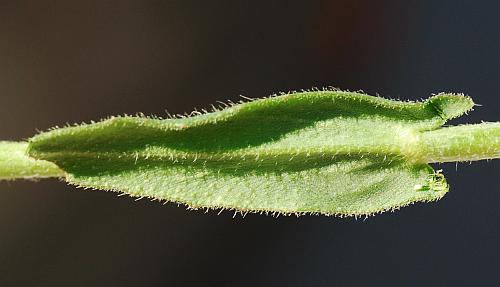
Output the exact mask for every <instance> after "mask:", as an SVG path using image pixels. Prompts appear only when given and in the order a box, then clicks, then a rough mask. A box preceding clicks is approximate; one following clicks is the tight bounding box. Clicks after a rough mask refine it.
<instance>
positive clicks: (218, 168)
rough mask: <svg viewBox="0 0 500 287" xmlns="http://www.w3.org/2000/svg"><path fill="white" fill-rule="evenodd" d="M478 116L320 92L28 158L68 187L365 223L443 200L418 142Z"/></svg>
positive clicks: (66, 141)
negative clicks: (59, 174)
mask: <svg viewBox="0 0 500 287" xmlns="http://www.w3.org/2000/svg"><path fill="white" fill-rule="evenodd" d="M472 106H473V103H472V101H471V100H470V98H468V97H464V96H461V95H452V94H440V95H437V96H434V97H432V98H430V99H429V100H427V101H425V102H419V103H413V102H400V101H394V100H387V99H382V98H379V97H372V96H368V95H364V94H360V93H351V92H341V91H315V92H303V93H295V94H288V95H283V96H277V97H271V98H266V99H258V100H254V101H251V102H247V103H242V104H238V105H233V106H231V107H228V108H226V109H223V110H221V111H215V112H212V113H207V114H202V115H197V116H192V117H187V118H173V119H154V118H145V117H113V118H110V119H108V120H105V121H102V122H99V123H94V124H85V125H80V126H75V127H66V128H61V129H56V130H52V131H49V132H45V133H42V134H39V135H37V136H35V137H34V138H32V139H31V140H30V143H29V148H28V150H29V151H28V153H29V155H30V156H32V157H34V158H37V159H43V160H46V161H50V162H53V163H55V164H56V165H57V166H59V168H61V169H62V170H64V171H65V172H66V174H67V176H66V178H67V180H68V182H70V183H72V184H75V185H78V186H82V187H89V188H96V189H105V190H113V191H119V192H124V193H127V194H130V195H132V196H138V197H151V198H156V199H163V200H168V201H175V202H181V203H185V204H188V205H189V206H191V207H194V208H197V207H210V208H228V209H236V210H241V211H269V212H280V213H322V214H336V215H365V214H372V213H376V212H381V211H385V210H391V209H395V208H398V207H400V206H404V205H407V204H410V203H413V202H417V201H433V200H437V199H439V198H441V197H442V196H443V195H444V194H445V193H446V192H447V191H448V185H447V184H446V181H445V180H444V178H443V176H442V175H440V174H437V173H436V172H435V171H434V170H433V169H432V168H431V167H430V166H429V165H428V164H426V161H425V155H423V154H422V149H421V148H420V146H421V145H422V142H421V134H422V133H424V132H426V131H431V130H436V129H438V128H440V127H441V126H442V125H443V124H444V123H445V122H446V120H448V119H450V118H453V117H457V116H459V115H461V114H463V113H464V112H466V111H468V110H470V109H471V108H472Z"/></svg>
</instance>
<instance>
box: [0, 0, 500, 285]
mask: <svg viewBox="0 0 500 287" xmlns="http://www.w3.org/2000/svg"><path fill="white" fill-rule="evenodd" d="M499 79H500V4H499V2H497V1H482V2H481V1H468V2H466V1H448V2H447V1H347V0H346V1H296V2H292V1H262V2H259V1H240V2H236V1H186V0H184V1H32V2H31V3H29V2H26V1H1V2H0V99H1V101H0V138H1V139H4V140H20V139H26V138H29V137H30V136H32V135H33V134H34V133H35V132H36V131H37V130H46V129H48V128H50V127H53V126H56V125H64V124H65V123H67V122H68V123H75V122H82V121H90V120H97V119H100V118H103V117H105V116H108V115H116V114H123V113H129V114H134V113H136V112H143V113H145V114H154V115H160V116H164V115H165V109H168V111H169V112H171V113H182V112H186V111H191V110H192V109H193V108H194V107H197V108H206V107H209V105H210V104H212V103H215V101H216V100H228V99H231V100H233V101H234V100H239V99H240V98H239V95H244V96H246V97H262V96H266V95H270V94H273V93H275V92H286V91H290V90H299V89H308V88H312V87H325V86H334V87H338V88H341V89H349V90H363V91H365V92H367V93H369V94H373V95H375V94H377V93H378V94H380V95H383V96H386V97H391V98H400V99H413V100H417V99H421V98H426V97H428V96H430V95H431V94H432V93H437V92H441V91H455V92H464V93H467V94H469V95H470V96H472V97H473V98H474V99H475V101H476V102H478V103H480V104H482V105H483V106H482V107H477V108H476V111H474V112H473V113H472V114H470V116H469V117H467V118H466V119H459V120H456V121H454V122H453V123H454V124H458V123H464V122H479V121H481V120H490V121H499V120H500V99H499V97H498V87H499ZM499 167H500V161H498V160H497V161H489V162H486V161H484V162H474V163H472V164H458V166H457V168H456V167H455V164H443V165H438V166H437V168H443V169H444V173H445V174H446V175H447V178H448V181H449V182H450V183H451V187H452V191H451V192H450V193H449V194H448V195H447V196H446V197H445V198H444V199H443V200H441V201H439V202H437V203H430V204H416V205H413V206H410V207H407V208H404V209H402V210H400V211H398V212H395V213H386V214H382V215H378V216H375V217H370V218H368V219H366V220H363V219H361V220H360V219H358V220H355V219H352V218H347V219H340V218H331V217H323V216H303V217H300V218H295V217H279V218H273V217H270V216H259V215H247V216H246V217H245V218H242V217H241V216H240V215H238V216H236V217H235V218H233V213H231V212H222V213H221V214H220V215H217V211H212V212H209V213H208V214H204V213H203V212H202V211H187V210H186V209H185V207H182V206H181V207H178V206H176V205H175V204H167V205H162V204H160V203H158V202H150V201H148V200H140V201H135V200H134V199H133V198H130V197H117V195H116V194H114V193H107V192H87V191H82V190H78V189H76V188H74V187H71V186H67V185H66V184H64V183H62V182H58V181H57V180H42V181H39V182H36V183H35V182H26V181H18V182H0V286H195V285H200V286H201V285H203V286H470V285H473V286H499V284H500V190H499V179H498V178H497V177H495V176H498V171H499Z"/></svg>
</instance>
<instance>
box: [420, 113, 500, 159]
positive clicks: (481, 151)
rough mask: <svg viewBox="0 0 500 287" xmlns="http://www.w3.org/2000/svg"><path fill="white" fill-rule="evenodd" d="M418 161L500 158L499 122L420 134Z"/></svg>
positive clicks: (448, 128)
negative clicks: (419, 155) (419, 156)
mask: <svg viewBox="0 0 500 287" xmlns="http://www.w3.org/2000/svg"><path fill="white" fill-rule="evenodd" d="M419 144H420V147H419V149H420V154H421V158H420V159H419V161H422V162H427V163H433V162H452V161H474V160H482V159H494V158H500V123H481V124H475V125H462V126H454V127H445V128H441V129H437V130H433V131H428V132H424V133H423V134H422V135H421V136H420V141H419Z"/></svg>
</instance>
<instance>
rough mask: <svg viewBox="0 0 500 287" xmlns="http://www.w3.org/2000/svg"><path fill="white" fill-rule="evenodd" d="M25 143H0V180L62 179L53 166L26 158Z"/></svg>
mask: <svg viewBox="0 0 500 287" xmlns="http://www.w3.org/2000/svg"><path fill="white" fill-rule="evenodd" d="M27 147H28V143H26V142H5V141H0V179H16V178H45V177H63V176H64V172H63V171H62V170H61V169H59V168H58V167H57V166H56V165H55V164H53V163H51V162H48V161H45V160H36V159H33V158H30V157H29V156H27V155H26V154H25V153H26V148H27Z"/></svg>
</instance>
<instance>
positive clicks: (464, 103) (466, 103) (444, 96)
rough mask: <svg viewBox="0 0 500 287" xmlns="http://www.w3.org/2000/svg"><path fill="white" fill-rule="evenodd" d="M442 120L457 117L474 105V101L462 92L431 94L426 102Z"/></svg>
mask: <svg viewBox="0 0 500 287" xmlns="http://www.w3.org/2000/svg"><path fill="white" fill-rule="evenodd" d="M426 104H427V105H430V106H431V107H432V108H433V109H434V110H435V111H436V112H437V113H438V114H439V116H441V118H443V120H450V119H454V118H457V117H459V116H461V115H463V114H465V113H467V112H468V111H471V110H472V108H473V107H474V105H475V104H474V101H473V100H472V99H471V98H470V97H468V96H465V95H464V94H454V93H439V94H437V95H434V96H432V97H431V98H429V99H428V100H427V102H426Z"/></svg>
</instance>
